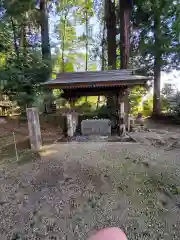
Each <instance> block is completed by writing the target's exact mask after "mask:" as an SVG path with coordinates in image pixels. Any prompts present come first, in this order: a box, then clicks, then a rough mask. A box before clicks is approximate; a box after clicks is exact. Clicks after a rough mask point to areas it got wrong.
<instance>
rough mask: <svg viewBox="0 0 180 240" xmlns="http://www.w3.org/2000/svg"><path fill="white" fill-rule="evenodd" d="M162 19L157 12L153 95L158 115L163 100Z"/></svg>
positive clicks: (154, 109) (154, 110)
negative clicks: (161, 95)
mask: <svg viewBox="0 0 180 240" xmlns="http://www.w3.org/2000/svg"><path fill="white" fill-rule="evenodd" d="M160 27H161V20H160V15H158V13H155V17H154V39H155V46H156V52H155V56H154V95H153V115H156V116H158V115H159V114H160V112H161V100H160V80H161V58H162V53H161V42H160V38H159V34H160V32H161V29H160Z"/></svg>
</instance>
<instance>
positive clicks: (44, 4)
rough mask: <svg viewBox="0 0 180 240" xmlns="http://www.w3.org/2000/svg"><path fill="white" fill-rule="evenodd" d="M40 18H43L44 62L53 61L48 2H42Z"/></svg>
mask: <svg viewBox="0 0 180 240" xmlns="http://www.w3.org/2000/svg"><path fill="white" fill-rule="evenodd" d="M40 18H41V21H40V22H41V44H42V57H43V59H44V60H47V61H50V60H51V49H50V40H49V22H48V13H47V2H46V0H40Z"/></svg>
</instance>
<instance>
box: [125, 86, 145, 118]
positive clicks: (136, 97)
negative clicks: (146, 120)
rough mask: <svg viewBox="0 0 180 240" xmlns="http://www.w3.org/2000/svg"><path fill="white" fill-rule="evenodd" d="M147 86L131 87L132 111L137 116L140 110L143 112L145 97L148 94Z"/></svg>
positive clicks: (130, 100)
mask: <svg viewBox="0 0 180 240" xmlns="http://www.w3.org/2000/svg"><path fill="white" fill-rule="evenodd" d="M146 93H147V89H146V88H145V87H141V86H137V87H134V88H132V89H131V91H130V94H129V102H130V113H131V114H132V115H135V116H137V114H138V112H142V102H143V97H144V96H145V95H146Z"/></svg>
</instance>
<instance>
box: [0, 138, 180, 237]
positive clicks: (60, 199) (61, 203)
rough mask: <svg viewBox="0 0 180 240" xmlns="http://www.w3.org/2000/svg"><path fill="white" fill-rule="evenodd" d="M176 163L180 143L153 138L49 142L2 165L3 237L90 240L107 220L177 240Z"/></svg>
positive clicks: (135, 232)
mask: <svg viewBox="0 0 180 240" xmlns="http://www.w3.org/2000/svg"><path fill="white" fill-rule="evenodd" d="M150 134H151V133H150ZM138 136H139V135H138ZM136 137H137V133H136ZM179 166H180V154H179V149H178V148H176V149H173V150H170V151H165V148H164V147H162V144H161V147H159V145H158V146H157V145H156V144H155V145H154V144H153V145H152V144H151V142H150V141H149V142H148V143H147V142H146V143H144V144H143V143H132V144H131V143H127V144H126V143H106V142H99V143H98V142H94V143H90V142H88V143H67V144H54V145H49V146H45V147H44V148H43V150H42V152H41V159H38V160H36V161H30V162H27V161H26V163H24V164H22V163H21V164H17V163H13V164H12V163H11V164H10V165H1V167H0V235H1V237H0V239H2V240H4V239H8V240H9V239H11V240H15V239H28V240H31V239H57V240H59V239H68V240H71V239H87V237H88V236H90V235H91V234H92V233H94V232H95V231H96V230H97V229H100V228H103V227H106V226H118V227H120V228H122V229H123V230H124V231H125V233H126V234H127V236H128V239H165V240H166V239H168V240H169V239H180V229H179V226H180V218H179V216H180V180H179V179H180V178H179V176H180V168H179Z"/></svg>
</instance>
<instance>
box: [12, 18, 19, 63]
mask: <svg viewBox="0 0 180 240" xmlns="http://www.w3.org/2000/svg"><path fill="white" fill-rule="evenodd" d="M10 19H11V25H12V31H13V41H14V42H13V43H14V50H15V52H16V57H17V61H18V64H20V56H19V47H18V44H17V40H18V39H17V34H16V26H15V23H14V21H13V18H12V17H11V18H10Z"/></svg>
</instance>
